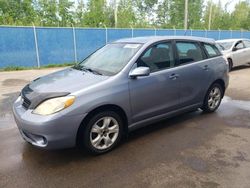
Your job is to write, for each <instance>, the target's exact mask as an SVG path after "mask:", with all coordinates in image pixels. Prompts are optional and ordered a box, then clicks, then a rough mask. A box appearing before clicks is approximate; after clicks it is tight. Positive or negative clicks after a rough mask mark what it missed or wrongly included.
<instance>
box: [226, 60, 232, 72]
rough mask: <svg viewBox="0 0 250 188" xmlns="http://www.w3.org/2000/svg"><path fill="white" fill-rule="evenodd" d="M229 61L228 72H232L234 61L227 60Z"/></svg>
mask: <svg viewBox="0 0 250 188" xmlns="http://www.w3.org/2000/svg"><path fill="white" fill-rule="evenodd" d="M227 61H228V71H229V72H230V71H232V68H233V61H232V59H230V58H229V59H227Z"/></svg>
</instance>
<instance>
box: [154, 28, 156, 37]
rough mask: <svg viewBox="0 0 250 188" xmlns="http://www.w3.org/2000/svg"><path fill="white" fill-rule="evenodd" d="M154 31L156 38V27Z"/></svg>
mask: <svg viewBox="0 0 250 188" xmlns="http://www.w3.org/2000/svg"><path fill="white" fill-rule="evenodd" d="M154 30H155V36H156V28H155V27H154Z"/></svg>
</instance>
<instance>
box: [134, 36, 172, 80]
mask: <svg viewBox="0 0 250 188" xmlns="http://www.w3.org/2000/svg"><path fill="white" fill-rule="evenodd" d="M162 43H170V44H171V45H172V49H173V58H174V66H172V67H166V68H163V69H160V70H155V71H151V70H150V74H152V73H156V72H160V71H164V70H167V69H171V68H174V67H176V64H177V58H176V50H175V46H174V40H173V39H168V40H161V41H157V42H154V43H152V44H150V45H149V46H148V47H147V48H146V49H145V50H144V51H143V52H142V53H141V54H140V56H139V57H138V58H137V59H136V61H135V63H134V64H133V66H132V69H133V67H134V66H135V65H136V67H137V61H138V60H139V59H140V58H141V57H142V56H143V55H144V53H146V52H147V51H148V50H149V49H150V48H152V47H153V46H155V45H158V44H162ZM132 69H131V70H132ZM149 76H150V75H149Z"/></svg>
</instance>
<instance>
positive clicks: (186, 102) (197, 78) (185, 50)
mask: <svg viewBox="0 0 250 188" xmlns="http://www.w3.org/2000/svg"><path fill="white" fill-rule="evenodd" d="M176 51H177V56H178V72H179V75H180V76H179V81H180V87H181V92H180V98H181V106H182V107H187V106H196V105H198V104H200V103H202V102H203V99H204V96H205V93H206V90H207V87H208V84H209V82H210V79H211V68H210V64H209V62H208V61H207V60H206V54H205V52H204V51H203V50H202V47H201V44H200V43H199V42H196V41H188V40H183V41H182V40H177V41H176Z"/></svg>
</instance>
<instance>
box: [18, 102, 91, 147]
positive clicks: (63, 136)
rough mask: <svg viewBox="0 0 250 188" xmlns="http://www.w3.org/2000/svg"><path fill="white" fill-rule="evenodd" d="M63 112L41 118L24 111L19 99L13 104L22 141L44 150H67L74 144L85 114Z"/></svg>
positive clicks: (30, 111) (29, 111)
mask: <svg viewBox="0 0 250 188" xmlns="http://www.w3.org/2000/svg"><path fill="white" fill-rule="evenodd" d="M63 111H64V110H63ZM63 111H61V112H58V113H55V114H52V115H48V116H41V115H36V114H33V113H32V110H30V109H28V110H26V109H25V108H24V107H23V106H22V104H21V100H20V99H17V101H16V102H15V103H14V104H13V114H14V118H15V121H16V124H17V127H18V129H19V131H20V133H21V135H22V137H23V138H24V140H26V141H27V142H29V143H31V144H32V145H34V146H37V147H40V148H45V149H61V148H69V147H74V146H75V144H76V136H77V131H78V128H79V126H80V124H81V122H82V120H83V119H84V117H85V116H86V115H87V114H78V115H67V113H65V112H63Z"/></svg>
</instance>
